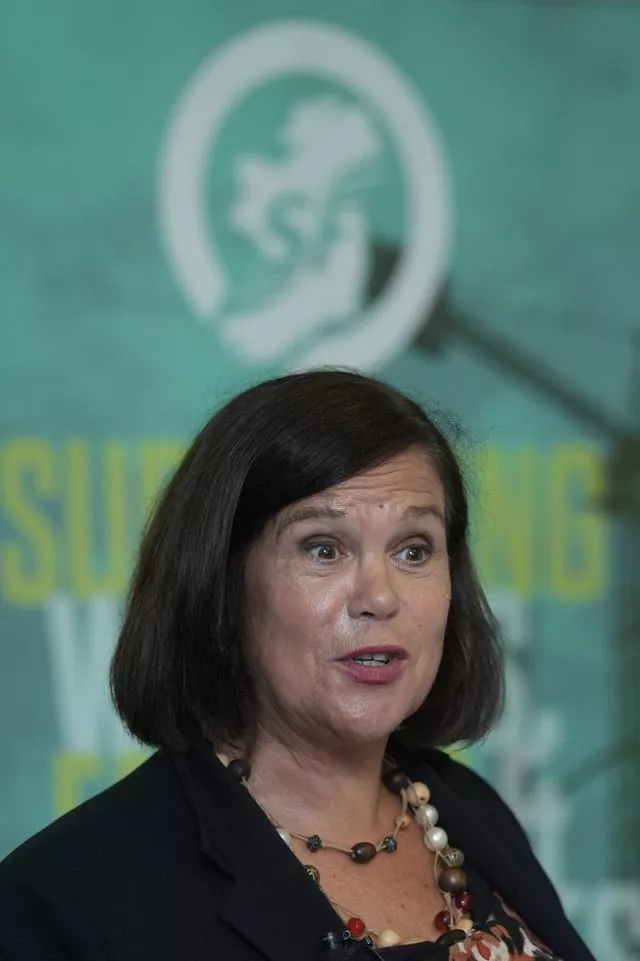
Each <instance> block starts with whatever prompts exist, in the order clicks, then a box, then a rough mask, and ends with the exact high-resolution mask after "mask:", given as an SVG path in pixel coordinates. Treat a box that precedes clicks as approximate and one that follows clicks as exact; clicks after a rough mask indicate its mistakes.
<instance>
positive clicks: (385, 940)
mask: <svg viewBox="0 0 640 961" xmlns="http://www.w3.org/2000/svg"><path fill="white" fill-rule="evenodd" d="M401 941H402V938H401V937H400V935H399V934H396V932H395V931H392V930H391V929H390V928H389V929H387V930H386V931H381V932H380V934H379V935H378V937H377V938H376V948H393V947H394V946H395V945H396V944H400V942H401Z"/></svg>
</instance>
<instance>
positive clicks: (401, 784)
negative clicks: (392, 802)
mask: <svg viewBox="0 0 640 961" xmlns="http://www.w3.org/2000/svg"><path fill="white" fill-rule="evenodd" d="M382 780H383V781H384V783H385V786H386V787H387V788H388V790H389V791H391V793H392V794H397V795H398V796H399V795H401V794H402V792H403V791H404V790H405V788H408V787H409V784H410V783H411V782H410V781H409V778H408V777H407V775H406V774H405V773H404V771H401V770H400V769H399V768H397V767H394V768H391V770H390V771H387V772H386V774H385V775H384V776H383V778H382Z"/></svg>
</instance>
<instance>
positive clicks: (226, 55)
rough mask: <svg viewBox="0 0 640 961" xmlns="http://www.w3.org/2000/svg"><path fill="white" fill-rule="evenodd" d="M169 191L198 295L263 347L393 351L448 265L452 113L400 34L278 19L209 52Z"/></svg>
mask: <svg viewBox="0 0 640 961" xmlns="http://www.w3.org/2000/svg"><path fill="white" fill-rule="evenodd" d="M283 81H284V86H283ZM305 84H306V86H305ZM271 93H273V99H274V103H275V102H276V101H277V103H275V106H273V108H272V109H271V108H269V109H267V107H266V101H265V98H268V97H269V96H270V94H271ZM256 98H258V100H257V101H256ZM252 102H254V110H253V113H251V112H250V109H249V108H250V105H251V103H252ZM256 103H257V104H258V106H257V107H256ZM243 112H244V113H243ZM243 116H244V118H245V119H244V121H243ZM249 118H252V119H249ZM389 158H391V160H389ZM394 178H395V180H396V181H398V182H399V183H396V184H395V186H394V185H392V184H391V182H390V181H391V180H392V179H394ZM158 200H159V212H160V228H161V233H162V238H163V242H164V246H165V249H166V251H167V255H168V258H169V261H170V264H171V266H172V269H173V271H174V272H175V275H176V278H177V280H178V282H179V284H180V286H181V289H182V291H183V293H184V295H185V297H186V299H187V301H188V302H189V304H190V305H191V307H192V309H193V311H194V313H195V314H196V315H197V316H198V317H199V318H200V319H201V320H203V321H205V322H207V323H210V324H211V325H212V326H214V327H215V329H216V331H217V332H218V334H219V336H220V337H221V338H222V339H223V340H224V341H225V342H226V343H227V344H228V345H229V346H230V348H231V349H232V350H233V351H234V352H235V353H236V355H237V356H238V357H239V358H240V359H241V360H242V361H244V362H245V363H247V364H260V363H272V362H274V361H277V362H278V363H280V364H282V365H284V366H285V367H288V368H294V369H303V368H308V367H317V366H324V365H340V366H353V367H358V368H360V369H370V370H372V369H375V368H376V367H379V366H380V365H381V364H384V363H385V362H387V361H388V360H390V359H391V358H392V357H394V356H395V355H396V354H398V353H399V352H400V351H401V350H402V349H403V348H404V347H405V346H406V345H407V344H408V343H409V342H410V341H411V339H412V337H413V335H414V334H415V333H416V331H417V329H418V328H419V327H420V326H422V325H424V323H425V322H426V321H427V318H428V316H429V313H430V310H431V307H432V305H433V302H434V300H435V298H436V296H437V294H438V292H439V289H440V287H441V284H442V282H443V279H444V275H445V272H446V270H447V267H448V258H449V234H450V200H449V184H448V176H447V170H446V165H445V161H444V156H443V150H442V146H441V142H440V138H439V136H438V132H437V130H436V128H435V126H434V123H433V121H432V119H431V118H430V116H429V114H428V111H427V110H426V109H425V106H424V104H423V103H422V102H421V98H420V96H419V94H418V93H417V92H416V91H415V90H414V89H413V88H412V86H411V85H410V83H409V82H408V80H407V78H406V77H405V76H403V74H402V73H401V72H400V71H399V70H398V68H397V67H396V66H395V65H394V64H393V63H392V62H391V61H390V60H389V58H388V57H387V56H386V55H385V54H384V53H383V52H382V51H380V50H379V49H377V48H376V47H374V46H373V45H371V44H370V43H368V42H367V41H365V40H364V39H363V38H361V37H358V36H356V35H354V34H352V33H349V32H347V31H345V30H342V29H340V28H339V27H337V26H334V25H330V24H327V23H321V22H316V21H274V22H270V23H268V24H265V25H262V26H259V27H256V28H255V29H252V30H250V31H248V32H247V33H244V34H242V35H241V36H239V37H236V38H234V39H233V40H231V41H230V42H229V43H227V44H225V45H224V46H222V47H221V48H219V49H218V50H217V51H216V52H215V53H214V54H213V56H212V57H211V58H210V59H208V60H207V61H206V62H205V63H204V65H203V66H202V67H201V69H200V70H199V71H198V72H197V73H196V75H195V76H194V77H193V79H192V80H191V82H190V83H189V85H188V87H187V89H186V91H185V93H184V95H183V97H182V98H181V100H180V102H179V103H178V105H177V108H176V110H175V112H174V114H173V116H172V118H171V121H170V123H169V127H168V131H167V135H166V138H165V141H164V144H163V148H162V154H161V158H160V176H159V198H158ZM389 223H391V224H392V228H391V230H392V231H393V236H394V237H395V236H396V235H397V232H398V231H399V237H398V240H397V241H394V246H395V247H397V258H396V261H395V263H394V265H393V269H392V270H391V271H390V272H389V271H387V274H388V276H385V277H384V280H383V283H381V284H380V283H376V277H375V272H376V265H375V251H376V245H378V246H379V245H380V243H381V242H382V241H383V239H384V236H385V234H386V236H388V235H389V227H388V225H389ZM372 286H373V287H376V286H377V288H378V289H377V291H376V294H375V296H373V295H372V294H371V290H372Z"/></svg>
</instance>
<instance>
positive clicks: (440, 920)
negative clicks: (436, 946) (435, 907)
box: [435, 911, 451, 934]
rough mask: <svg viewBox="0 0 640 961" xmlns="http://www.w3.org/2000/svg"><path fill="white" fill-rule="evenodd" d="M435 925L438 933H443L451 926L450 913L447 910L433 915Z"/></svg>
mask: <svg viewBox="0 0 640 961" xmlns="http://www.w3.org/2000/svg"><path fill="white" fill-rule="evenodd" d="M435 925H436V928H437V929H438V931H439V932H440V934H445V933H446V932H447V931H448V930H449V928H450V927H451V915H450V914H449V912H448V911H441V912H440V914H436V916H435Z"/></svg>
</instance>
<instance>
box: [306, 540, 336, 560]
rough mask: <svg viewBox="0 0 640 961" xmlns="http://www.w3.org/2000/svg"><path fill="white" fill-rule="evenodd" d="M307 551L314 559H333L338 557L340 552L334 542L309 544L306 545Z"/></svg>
mask: <svg viewBox="0 0 640 961" xmlns="http://www.w3.org/2000/svg"><path fill="white" fill-rule="evenodd" d="M307 551H308V552H309V554H310V555H311V557H312V558H313V559H314V560H316V561H335V560H337V559H338V557H339V555H340V552H339V550H338V548H337V547H336V545H335V544H329V543H326V544H309V545H307Z"/></svg>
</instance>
